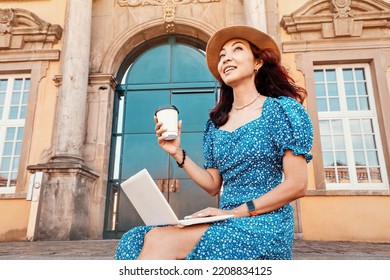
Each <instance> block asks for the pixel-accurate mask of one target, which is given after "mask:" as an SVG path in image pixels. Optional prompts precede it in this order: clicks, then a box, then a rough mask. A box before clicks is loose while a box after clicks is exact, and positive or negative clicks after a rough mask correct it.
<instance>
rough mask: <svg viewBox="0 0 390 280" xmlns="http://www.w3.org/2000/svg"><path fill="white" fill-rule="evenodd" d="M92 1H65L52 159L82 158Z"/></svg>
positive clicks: (79, 159)
mask: <svg viewBox="0 0 390 280" xmlns="http://www.w3.org/2000/svg"><path fill="white" fill-rule="evenodd" d="M91 22H92V0H71V1H68V16H67V24H66V28H64V31H65V34H64V47H63V52H62V85H61V92H60V96H59V99H58V122H57V132H56V143H55V151H54V157H53V159H54V160H56V161H62V160H64V159H72V160H78V161H82V152H83V143H84V139H85V128H86V109H87V87H88V73H89V55H90V45H91Z"/></svg>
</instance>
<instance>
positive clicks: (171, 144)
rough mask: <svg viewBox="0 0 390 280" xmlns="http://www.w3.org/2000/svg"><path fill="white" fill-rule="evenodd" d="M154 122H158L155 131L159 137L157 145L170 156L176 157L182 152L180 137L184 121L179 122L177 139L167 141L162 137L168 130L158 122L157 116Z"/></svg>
mask: <svg viewBox="0 0 390 280" xmlns="http://www.w3.org/2000/svg"><path fill="white" fill-rule="evenodd" d="M154 121H155V122H156V126H155V130H156V136H157V143H158V144H159V145H160V147H161V148H162V149H163V150H164V151H166V152H167V153H168V154H170V155H171V156H175V155H176V154H177V152H179V151H180V150H181V149H180V136H181V125H182V121H181V120H179V122H178V131H177V137H176V139H174V140H165V139H164V137H163V136H162V134H163V132H165V131H166V129H165V128H163V127H162V123H161V122H158V120H157V117H156V116H154Z"/></svg>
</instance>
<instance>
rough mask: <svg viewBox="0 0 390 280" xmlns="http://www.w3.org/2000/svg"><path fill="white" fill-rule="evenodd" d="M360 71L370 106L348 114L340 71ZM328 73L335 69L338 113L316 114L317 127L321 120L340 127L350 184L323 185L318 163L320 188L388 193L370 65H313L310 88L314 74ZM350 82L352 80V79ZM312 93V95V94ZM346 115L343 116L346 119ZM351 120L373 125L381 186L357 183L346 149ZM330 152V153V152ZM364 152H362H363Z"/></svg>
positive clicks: (349, 137)
mask: <svg viewBox="0 0 390 280" xmlns="http://www.w3.org/2000/svg"><path fill="white" fill-rule="evenodd" d="M357 68H362V69H364V74H365V81H366V90H367V98H368V100H369V104H370V110H356V111H348V110H347V102H346V100H347V99H346V97H347V95H346V93H345V90H344V78H343V70H344V69H357ZM328 69H335V72H336V83H337V84H336V86H337V89H338V94H339V100H340V110H339V111H326V112H323V111H318V109H317V114H318V116H317V117H318V124H319V123H320V121H322V120H329V121H330V120H341V122H342V124H343V129H344V131H343V134H344V135H343V136H344V139H345V146H346V154H347V162H348V164H347V166H346V168H347V169H348V170H349V176H350V183H326V181H325V166H324V163H322V168H323V172H322V174H323V176H324V178H323V180H324V185H325V186H324V187H325V189H326V190H347V191H355V190H368V191H377V190H388V189H389V187H388V175H387V168H386V161H385V157H384V149H383V144H382V141H381V140H382V135H381V130H380V127H379V120H378V114H377V106H376V104H378V103H377V102H376V96H375V94H374V87H373V80H372V76H371V69H370V65H369V64H368V63H348V62H346V63H342V64H331V63H329V64H321V65H314V66H313V69H312V72H313V86H314V85H315V84H316V81H315V75H314V72H315V71H316V70H324V71H326V70H328ZM354 82H356V80H355V79H354ZM314 93H315V92H314ZM314 99H315V102H317V96H316V94H315V97H314ZM346 114H347V115H346ZM353 119H359V120H362V119H371V120H372V121H371V123H372V125H373V127H372V129H373V132H374V139H375V142H376V151H377V156H378V161H379V167H380V170H381V175H382V182H381V183H373V182H370V183H359V182H358V180H357V175H356V170H357V166H356V165H355V163H354V161H353V159H354V155H353V149H351V148H349V149H348V148H347V147H352V136H351V132H350V126H349V121H350V120H353ZM318 135H319V136H320V137H321V132H320V131H319V132H318ZM319 142H320V147H321V149H320V151H319V153H321V154H322V153H323V149H322V144H321V140H319ZM334 150H335V149H334V148H333V150H332V151H333V152H334ZM364 150H365V151H366V148H364ZM350 162H353V164H350Z"/></svg>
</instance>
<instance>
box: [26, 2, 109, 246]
mask: <svg viewBox="0 0 390 280" xmlns="http://www.w3.org/2000/svg"><path fill="white" fill-rule="evenodd" d="M91 24H92V0H70V1H68V5H67V22H66V26H65V28H64V31H65V34H64V45H63V51H62V54H61V59H62V65H61V66H62V67H61V70H62V76H60V77H59V78H58V79H57V80H58V81H59V97H58V103H57V118H56V123H55V131H54V137H53V139H54V143H53V156H52V158H51V160H50V161H49V162H47V163H41V164H38V165H34V166H29V167H28V169H29V170H30V171H31V172H33V173H34V172H38V171H41V172H43V173H44V176H43V182H42V184H41V185H42V193H41V197H40V201H39V203H40V207H39V209H40V211H39V213H37V216H38V217H37V226H36V228H37V230H36V234H35V236H34V237H33V239H35V240H76V239H90V238H91V232H96V229H91V226H92V225H94V224H96V222H95V221H94V219H96V217H95V216H96V215H95V216H93V217H92V215H91V214H90V213H91V211H92V210H91V209H92V208H93V198H94V195H95V189H96V179H97V178H98V174H97V173H96V172H95V171H93V170H92V169H91V168H90V167H88V166H87V165H86V164H85V163H84V158H83V152H84V148H85V146H84V145H85V144H84V142H85V137H86V114H87V96H88V73H89V56H90V42H91ZM92 227H93V226H92ZM99 230H100V231H102V229H99Z"/></svg>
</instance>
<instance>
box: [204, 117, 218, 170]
mask: <svg viewBox="0 0 390 280" xmlns="http://www.w3.org/2000/svg"><path fill="white" fill-rule="evenodd" d="M214 130H215V125H214V124H213V123H212V121H211V120H208V121H207V123H206V127H205V130H204V133H203V157H204V168H217V162H216V159H215V156H214V139H213V138H214Z"/></svg>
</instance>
